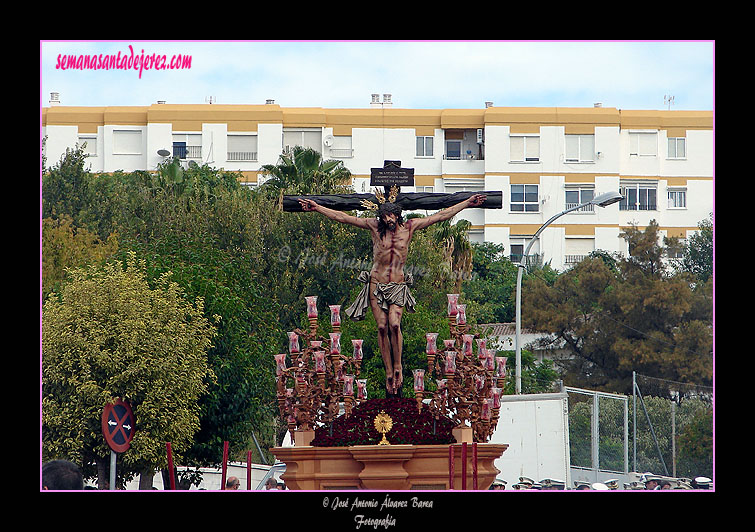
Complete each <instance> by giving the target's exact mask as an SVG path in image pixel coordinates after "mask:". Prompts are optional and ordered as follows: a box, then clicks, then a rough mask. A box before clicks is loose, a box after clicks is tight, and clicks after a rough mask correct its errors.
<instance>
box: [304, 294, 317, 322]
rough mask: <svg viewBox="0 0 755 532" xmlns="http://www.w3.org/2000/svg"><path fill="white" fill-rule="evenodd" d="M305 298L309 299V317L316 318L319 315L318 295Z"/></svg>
mask: <svg viewBox="0 0 755 532" xmlns="http://www.w3.org/2000/svg"><path fill="white" fill-rule="evenodd" d="M304 299H306V301H307V317H308V318H316V317H317V296H305V297H304Z"/></svg>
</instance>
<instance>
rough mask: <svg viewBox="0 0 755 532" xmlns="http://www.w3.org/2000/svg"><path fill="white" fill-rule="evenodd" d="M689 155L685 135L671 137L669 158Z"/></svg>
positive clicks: (681, 157) (669, 140)
mask: <svg viewBox="0 0 755 532" xmlns="http://www.w3.org/2000/svg"><path fill="white" fill-rule="evenodd" d="M686 157H687V139H685V138H684V137H669V139H668V158H669V159H684V158H686Z"/></svg>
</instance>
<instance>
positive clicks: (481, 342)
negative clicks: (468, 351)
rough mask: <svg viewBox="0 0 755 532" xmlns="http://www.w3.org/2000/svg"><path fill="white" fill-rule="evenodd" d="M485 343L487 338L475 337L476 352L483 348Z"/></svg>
mask: <svg viewBox="0 0 755 532" xmlns="http://www.w3.org/2000/svg"><path fill="white" fill-rule="evenodd" d="M486 345H487V340H485V338H478V339H477V352H478V353H481V352H482V351H484V350H485V346H486Z"/></svg>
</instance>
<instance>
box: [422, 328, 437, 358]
mask: <svg viewBox="0 0 755 532" xmlns="http://www.w3.org/2000/svg"><path fill="white" fill-rule="evenodd" d="M425 338H427V347H426V348H425V352H426V353H427V354H428V355H437V354H438V346H437V345H436V343H437V341H438V333H427V334H426V335H425Z"/></svg>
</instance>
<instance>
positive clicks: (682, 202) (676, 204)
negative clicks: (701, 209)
mask: <svg viewBox="0 0 755 532" xmlns="http://www.w3.org/2000/svg"><path fill="white" fill-rule="evenodd" d="M668 208H669V209H686V208H687V190H686V189H669V191H668Z"/></svg>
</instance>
